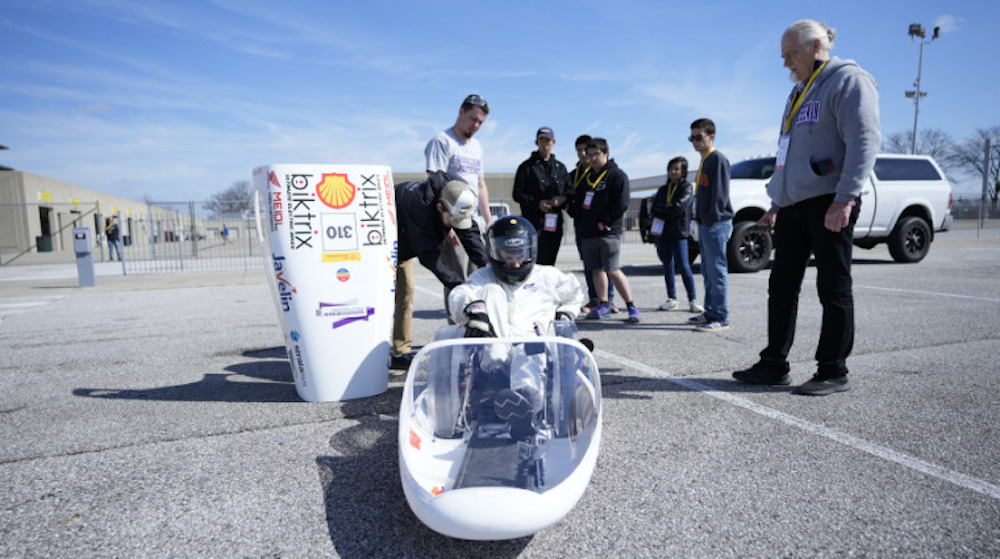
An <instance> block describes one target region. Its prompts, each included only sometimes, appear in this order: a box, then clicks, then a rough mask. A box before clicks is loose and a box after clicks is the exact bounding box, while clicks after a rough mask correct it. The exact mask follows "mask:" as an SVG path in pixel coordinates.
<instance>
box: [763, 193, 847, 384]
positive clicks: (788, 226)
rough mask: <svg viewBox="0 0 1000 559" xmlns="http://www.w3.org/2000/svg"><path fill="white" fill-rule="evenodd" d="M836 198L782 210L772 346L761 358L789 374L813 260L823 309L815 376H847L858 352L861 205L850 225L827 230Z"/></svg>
mask: <svg viewBox="0 0 1000 559" xmlns="http://www.w3.org/2000/svg"><path fill="white" fill-rule="evenodd" d="M832 202H833V195H832V194H830V195H826V196H819V197H816V198H811V199H809V200H805V201H802V202H799V203H798V204H795V205H794V206H788V207H785V208H781V209H780V210H779V211H778V218H777V222H776V223H775V229H774V248H775V253H774V267H773V268H772V269H771V277H770V282H769V285H768V300H767V337H768V345H767V347H766V348H765V349H764V351H762V352H760V356H761V359H762V360H763V361H764V362H766V363H768V364H770V365H773V366H775V367H778V368H781V369H783V370H785V371H788V370H789V365H788V360H787V359H788V353H789V351H790V350H791V349H792V342H793V341H794V340H795V322H796V318H797V315H798V310H799V293H800V291H801V289H802V278H803V276H804V275H805V271H806V266H807V265H808V264H809V257H810V255H813V256H815V259H816V260H815V261H816V291H817V294H818V295H819V301H820V304H821V305H822V306H823V322H822V326H821V329H820V335H819V344H818V345H817V347H816V361H817V362H818V370H817V373H818V374H819V376H820V377H821V378H831V377H837V376H842V375H845V374H847V356H848V355H850V354H851V350H852V349H853V347H854V295H853V293H852V283H851V252H852V248H853V247H852V240H853V238H854V224H855V222H856V221H857V218H858V210H859V209H860V201H858V202H857V203H856V204H855V206H854V208H853V211H852V212H851V219H850V224H849V225H848V226H847V227H846V228H844V229H842V230H841V231H840V232H838V233H834V232H832V231H830V230H829V229H827V228H825V227H824V226H823V220H824V217H825V215H826V211H827V209H829V207H830V204H831V203H832Z"/></svg>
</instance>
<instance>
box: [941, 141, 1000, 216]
mask: <svg viewBox="0 0 1000 559" xmlns="http://www.w3.org/2000/svg"><path fill="white" fill-rule="evenodd" d="M987 138H990V142H991V146H992V149H991V150H990V151H991V152H992V153H990V158H989V162H986V161H984V155H985V154H984V150H985V149H986V139H987ZM946 160H947V162H948V163H949V164H950V165H953V166H955V167H958V168H960V169H963V170H965V171H967V172H969V173H975V174H976V175H977V176H980V177H981V176H983V174H984V173H988V175H987V184H986V194H987V196H989V198H990V202H992V204H993V205H994V206H996V205H997V195H998V194H1000V126H991V127H990V128H979V129H977V130H976V135H975V136H973V137H971V138H968V139H966V140H965V141H963V142H958V143H955V144H953V146H952V149H951V150H949V152H948V155H947V156H946Z"/></svg>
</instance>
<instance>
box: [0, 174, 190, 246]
mask: <svg viewBox="0 0 1000 559" xmlns="http://www.w3.org/2000/svg"><path fill="white" fill-rule="evenodd" d="M160 213H164V214H166V213H172V212H170V211H169V210H165V209H161V208H156V207H152V206H149V205H148V204H145V203H143V202H136V201H134V200H129V199H127V198H122V197H120V196H115V195H113V194H106V193H104V192H98V191H96V190H91V189H89V188H84V187H82V186H76V185H73V184H69V183H65V182H61V181H57V180H54V179H50V178H47V177H41V176H38V175H33V174H31V173H26V172H24V171H0V252H2V253H3V254H4V255H11V254H18V253H21V252H23V251H28V250H34V251H38V252H58V251H72V250H73V231H72V229H73V228H74V227H86V228H88V229H90V230H91V233H92V238H93V239H94V240H95V242H97V241H98V240H100V238H101V237H100V236H99V233H102V232H103V231H104V225H103V224H104V222H105V219H106V218H107V217H109V216H112V215H114V216H120V223H119V225H120V229H121V232H122V235H123V236H128V237H129V238H128V240H127V241H126V242H129V243H130V244H131V242H133V241H134V242H139V239H138V238H136V236H135V235H130V233H131V232H132V229H133V225H134V224H135V222H136V221H137V220H148V219H149V218H150V217H154V216H156V215H157V214H160Z"/></svg>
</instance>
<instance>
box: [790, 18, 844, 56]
mask: <svg viewBox="0 0 1000 559" xmlns="http://www.w3.org/2000/svg"><path fill="white" fill-rule="evenodd" d="M785 33H786V34H788V33H794V34H795V35H796V36H797V37H798V38H799V42H800V43H801V44H802V45H808V44H810V43H812V42H813V41H815V40H816V39H819V48H820V50H821V51H822V52H830V51H831V50H833V38H834V37H836V36H837V30H836V29H832V28H830V27H827V26H826V24H825V23H820V22H818V21H815V20H811V19H803V20H800V21H796V22H795V23H793V24H791V25H789V26H788V29H786V30H785Z"/></svg>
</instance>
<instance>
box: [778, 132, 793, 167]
mask: <svg viewBox="0 0 1000 559" xmlns="http://www.w3.org/2000/svg"><path fill="white" fill-rule="evenodd" d="M789 140H790V138H789V136H788V134H782V135H781V138H780V139H778V157H777V161H775V169H779V170H780V169H784V168H785V160H787V159H788V143H789Z"/></svg>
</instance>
